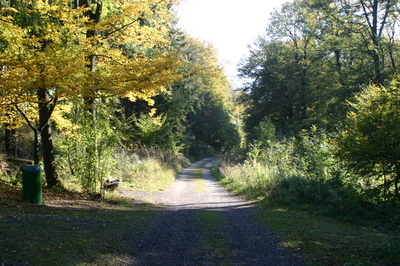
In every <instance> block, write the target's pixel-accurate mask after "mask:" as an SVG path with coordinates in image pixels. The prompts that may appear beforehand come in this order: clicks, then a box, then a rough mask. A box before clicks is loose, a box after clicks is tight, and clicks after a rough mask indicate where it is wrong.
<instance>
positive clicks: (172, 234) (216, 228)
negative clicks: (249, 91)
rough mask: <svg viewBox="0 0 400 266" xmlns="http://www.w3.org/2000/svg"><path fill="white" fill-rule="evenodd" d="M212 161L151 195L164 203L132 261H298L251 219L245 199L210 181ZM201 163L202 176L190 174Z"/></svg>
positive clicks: (292, 262)
mask: <svg viewBox="0 0 400 266" xmlns="http://www.w3.org/2000/svg"><path fill="white" fill-rule="evenodd" d="M215 160H216V158H207V159H203V160H201V161H199V162H197V163H194V164H192V165H191V166H189V167H187V168H185V169H184V170H183V171H182V172H181V174H179V175H178V176H177V179H176V182H175V183H174V184H172V185H171V187H170V188H169V189H168V190H166V191H164V192H160V193H153V194H152V195H151V197H153V200H155V201H156V202H157V203H159V204H162V205H163V206H164V208H162V211H161V212H162V213H161V215H159V216H158V220H157V221H156V222H155V223H154V224H152V225H150V226H149V228H148V230H146V232H145V233H144V235H143V237H142V238H141V241H140V243H139V244H138V245H137V246H136V247H135V248H134V251H133V253H134V254H133V256H134V258H135V259H134V265H303V263H302V260H301V259H300V258H298V257H296V256H295V255H293V254H291V253H290V252H289V251H288V250H286V249H284V248H283V247H280V246H279V241H278V239H277V237H276V236H274V235H273V234H272V232H271V231H269V230H267V229H266V228H265V227H263V226H262V225H260V224H258V223H257V222H256V221H255V217H254V213H253V212H254V210H253V208H252V205H251V204H250V203H248V202H246V201H243V200H241V199H240V198H238V197H236V196H234V195H232V194H230V193H229V192H228V191H227V190H226V189H225V188H224V187H222V186H221V185H220V184H219V183H218V182H217V181H216V180H215V178H214V177H213V176H212V174H211V167H212V166H213V164H214V163H215ZM204 162H207V164H206V165H205V166H204V167H203V170H202V179H199V178H195V172H196V168H197V167H199V166H200V165H201V164H203V163H204ZM141 196H143V197H144V196H145V195H144V194H143V195H141Z"/></svg>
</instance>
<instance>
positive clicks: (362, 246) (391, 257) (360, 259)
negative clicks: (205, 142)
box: [213, 168, 400, 265]
mask: <svg viewBox="0 0 400 266" xmlns="http://www.w3.org/2000/svg"><path fill="white" fill-rule="evenodd" d="M213 174H214V176H215V177H216V178H217V179H219V180H220V181H221V183H225V184H226V183H228V182H224V176H223V175H222V174H221V173H220V172H219V171H218V170H217V169H216V168H214V169H213ZM231 185H232V184H231ZM237 186H238V184H234V185H233V187H236V188H237ZM239 191H245V190H244V189H242V190H239ZM241 196H244V197H247V198H249V199H250V198H251V195H248V194H241ZM258 214H259V220H260V221H261V222H262V223H263V224H264V225H265V226H266V227H268V228H270V229H271V230H273V231H274V232H275V233H276V234H277V235H279V236H280V238H281V244H282V245H283V246H285V247H288V248H290V249H292V250H293V251H294V252H296V253H298V254H300V255H302V256H303V257H304V258H305V259H306V260H307V261H308V262H309V264H310V265H400V253H399V250H400V234H399V230H398V229H397V230H396V228H393V230H391V231H383V230H380V229H376V228H371V227H361V226H358V225H355V224H350V223H346V222H342V221H340V220H337V219H334V218H329V217H325V216H322V215H318V214H315V213H309V212H305V211H301V210H291V209H288V208H281V207H278V206H274V205H273V204H270V203H263V202H261V201H259V204H258Z"/></svg>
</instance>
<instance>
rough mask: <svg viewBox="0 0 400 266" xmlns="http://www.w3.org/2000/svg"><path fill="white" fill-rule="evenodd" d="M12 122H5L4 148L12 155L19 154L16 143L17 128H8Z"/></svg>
mask: <svg viewBox="0 0 400 266" xmlns="http://www.w3.org/2000/svg"><path fill="white" fill-rule="evenodd" d="M9 125H10V124H4V148H5V150H6V153H7V154H8V155H11V156H17V154H16V148H17V147H16V145H15V137H14V134H15V130H14V129H8V126H9Z"/></svg>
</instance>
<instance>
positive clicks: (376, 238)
mask: <svg viewBox="0 0 400 266" xmlns="http://www.w3.org/2000/svg"><path fill="white" fill-rule="evenodd" d="M258 213H259V219H260V221H261V222H262V223H263V224H265V225H266V226H267V227H268V228H271V229H272V230H274V231H275V232H277V233H278V234H279V236H280V238H281V244H282V245H283V246H286V247H289V248H291V249H292V250H294V251H296V252H298V253H300V254H302V255H303V256H305V257H306V258H307V260H308V261H309V263H310V264H311V265H398V263H400V254H399V253H398V250H400V235H399V234H393V233H387V232H385V233H383V232H380V231H377V230H374V229H371V228H366V227H360V226H355V225H351V224H347V223H344V222H340V221H338V220H336V219H333V218H329V217H324V216H320V215H315V214H310V213H307V212H304V211H298V210H289V209H286V208H278V207H273V206H271V205H263V206H262V207H261V208H260V209H259V212H258Z"/></svg>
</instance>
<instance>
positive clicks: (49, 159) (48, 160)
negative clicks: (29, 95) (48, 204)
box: [37, 88, 60, 188]
mask: <svg viewBox="0 0 400 266" xmlns="http://www.w3.org/2000/svg"><path fill="white" fill-rule="evenodd" d="M37 95H38V99H39V120H40V121H39V124H40V126H39V130H40V132H41V137H42V151H43V163H44V170H45V174H46V182H47V186H48V187H50V188H52V187H54V186H56V185H57V184H59V183H60V181H59V179H58V174H57V171H56V165H55V162H54V160H55V158H54V146H53V139H52V135H51V128H50V116H51V113H52V112H53V109H54V106H55V102H53V103H52V104H51V103H50V102H51V101H50V97H49V95H48V92H47V90H46V89H43V88H42V89H39V90H38V91H37Z"/></svg>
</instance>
